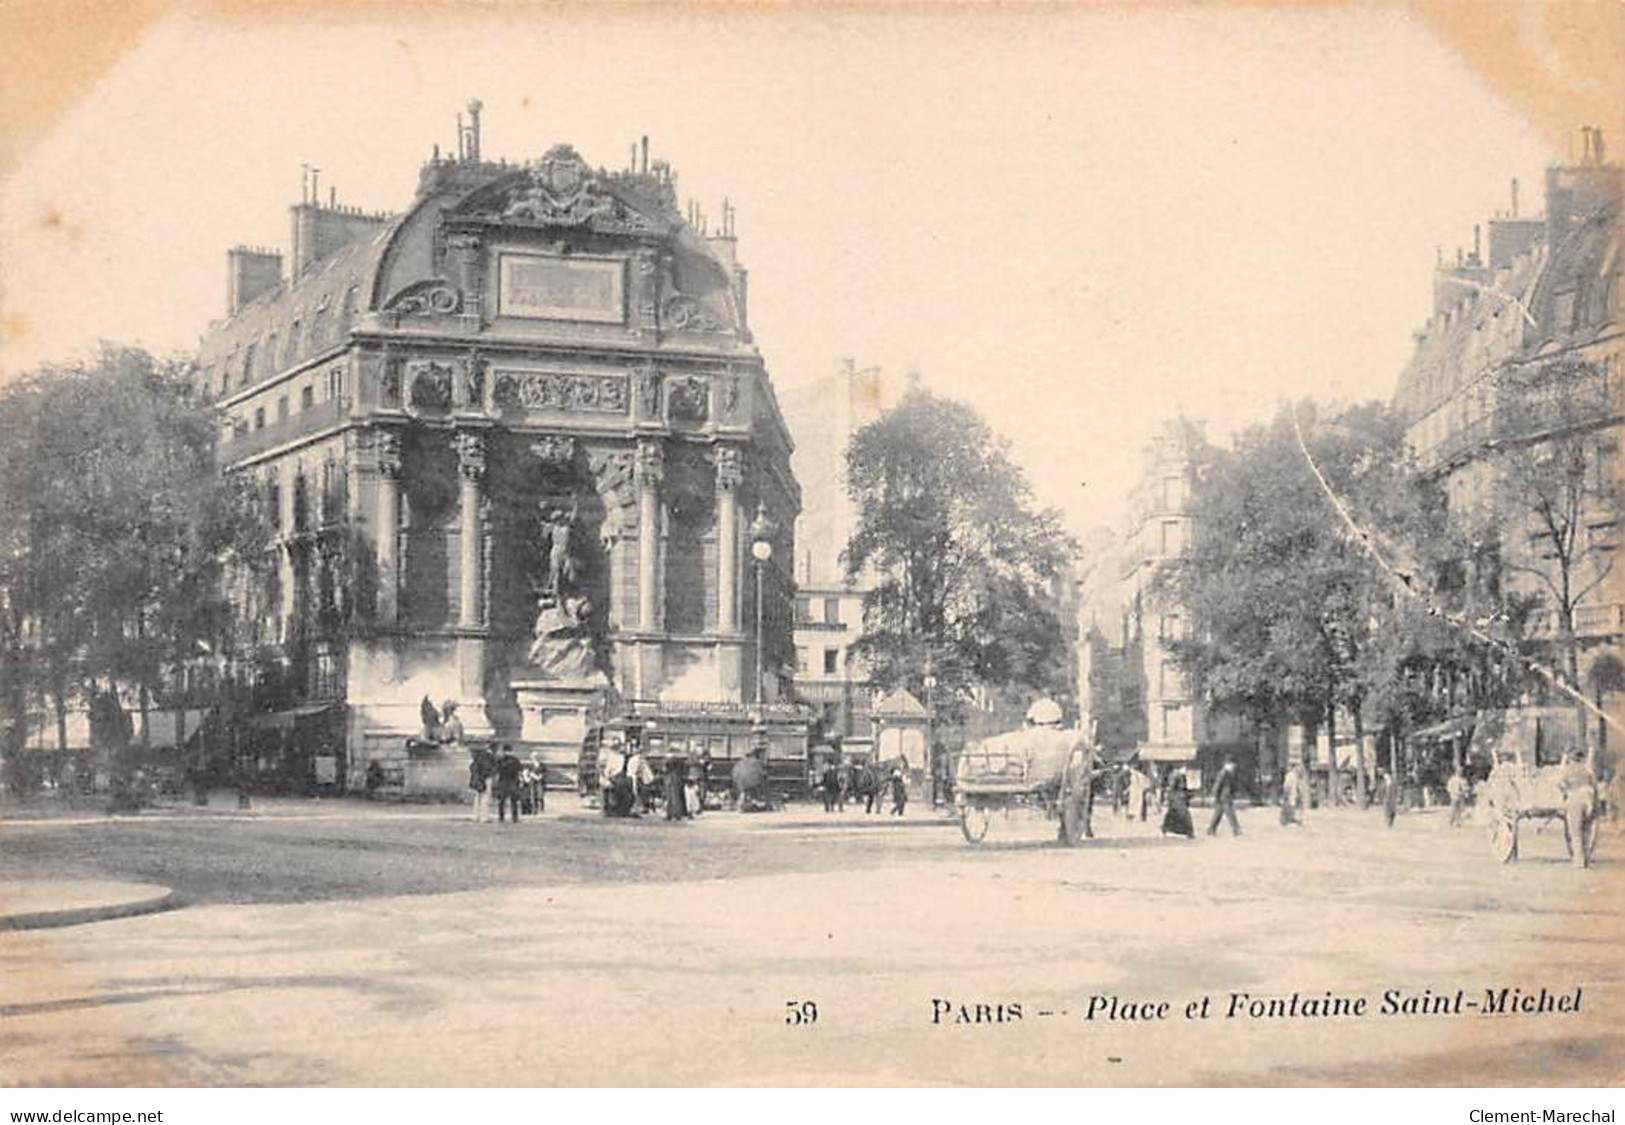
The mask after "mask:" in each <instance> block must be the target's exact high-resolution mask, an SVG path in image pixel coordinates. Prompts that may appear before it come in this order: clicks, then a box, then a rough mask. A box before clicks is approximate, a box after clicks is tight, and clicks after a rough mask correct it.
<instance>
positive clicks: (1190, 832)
mask: <svg viewBox="0 0 1625 1125" xmlns="http://www.w3.org/2000/svg"><path fill="white" fill-rule="evenodd" d="M1162 834H1163V835H1164V836H1167V835H1169V834H1172V835H1175V836H1183V837H1185V838H1186V839H1187V840H1189V839H1193V838H1195V836H1196V826H1195V825H1194V824H1192V823H1191V794H1190V790H1189V789H1188V788H1187V787H1186V785H1185V773H1184V771H1183V770H1180V771H1176V772H1175V773H1174V775H1173V776H1172V777H1171V778H1169V780H1168V799H1167V810H1166V811H1165V812H1164V813H1163V814H1162Z"/></svg>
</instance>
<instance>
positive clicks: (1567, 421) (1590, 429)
mask: <svg viewBox="0 0 1625 1125" xmlns="http://www.w3.org/2000/svg"><path fill="white" fill-rule="evenodd" d="M1495 390H1496V392H1497V396H1498V401H1497V404H1496V412H1495V415H1494V419H1493V423H1494V424H1493V427H1492V429H1493V434H1494V443H1495V456H1494V471H1495V481H1496V483H1495V488H1494V499H1495V510H1496V513H1497V515H1498V516H1499V517H1500V520H1501V521H1502V526H1503V527H1504V529H1505V531H1506V532H1507V535H1506V536H1505V537H1504V539H1503V542H1502V548H1503V549H1502V557H1503V560H1504V565H1505V566H1506V568H1507V569H1508V570H1509V571H1511V572H1512V573H1514V574H1516V575H1522V576H1523V577H1524V578H1525V579H1526V581H1527V582H1528V583H1529V584H1530V585H1531V586H1532V588H1533V589H1534V590H1535V591H1536V593H1538V594H1539V596H1540V598H1541V601H1542V603H1543V604H1544V605H1545V606H1546V607H1547V608H1548V609H1549V610H1550V612H1551V615H1552V619H1553V624H1554V626H1555V633H1556V639H1557V652H1556V657H1557V665H1558V671H1559V673H1560V674H1561V676H1562V678H1563V680H1564V681H1565V682H1566V684H1567V686H1568V687H1570V688H1572V689H1573V690H1575V691H1577V692H1580V691H1583V690H1584V685H1582V683H1581V681H1580V671H1579V663H1580V647H1581V645H1580V640H1579V637H1578V634H1577V630H1576V627H1575V617H1576V613H1577V611H1578V610H1579V608H1580V607H1581V606H1582V605H1583V604H1584V603H1585V602H1586V600H1587V598H1588V597H1590V595H1591V594H1592V593H1593V592H1595V591H1596V590H1597V589H1598V588H1599V587H1600V586H1602V584H1603V583H1604V582H1605V581H1607V580H1608V578H1609V576H1610V575H1611V574H1612V573H1613V569H1614V561H1615V557H1616V555H1617V550H1616V541H1615V537H1616V534H1617V529H1618V524H1619V519H1620V515H1621V493H1620V482H1619V479H1618V476H1617V474H1616V473H1615V471H1614V468H1613V460H1612V457H1611V456H1610V455H1609V454H1610V451H1611V449H1612V447H1613V443H1614V442H1616V441H1617V434H1616V431H1614V430H1612V429H1609V427H1611V426H1613V425H1615V424H1617V422H1618V415H1619V402H1618V395H1619V387H1618V386H1617V384H1615V383H1614V382H1612V381H1611V380H1609V379H1608V378H1606V376H1605V373H1604V372H1603V370H1602V369H1601V368H1599V367H1598V366H1597V365H1595V364H1592V363H1586V362H1580V361H1575V360H1561V361H1556V362H1551V363H1544V364H1531V365H1528V366H1517V365H1511V366H1508V367H1506V368H1504V369H1503V370H1502V371H1501V372H1499V373H1498V375H1497V378H1496V387H1495ZM1603 431H1607V432H1603ZM1575 710H1576V712H1577V719H1578V723H1577V727H1578V730H1579V734H1580V738H1581V739H1582V740H1584V739H1585V737H1586V730H1587V727H1588V726H1589V722H1588V717H1587V715H1586V712H1585V708H1584V707H1583V705H1581V704H1580V703H1578V702H1576V703H1575Z"/></svg>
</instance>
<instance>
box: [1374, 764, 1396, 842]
mask: <svg viewBox="0 0 1625 1125" xmlns="http://www.w3.org/2000/svg"><path fill="white" fill-rule="evenodd" d="M1377 776H1378V781H1377V802H1378V803H1379V804H1381V805H1382V822H1383V824H1384V825H1386V826H1387V827H1389V828H1392V827H1393V826H1394V814H1395V813H1397V812H1398V811H1399V787H1398V786H1397V785H1395V784H1394V779H1393V777H1392V775H1390V774H1389V773H1388V771H1387V770H1382V771H1380V772H1379V773H1378V775H1377Z"/></svg>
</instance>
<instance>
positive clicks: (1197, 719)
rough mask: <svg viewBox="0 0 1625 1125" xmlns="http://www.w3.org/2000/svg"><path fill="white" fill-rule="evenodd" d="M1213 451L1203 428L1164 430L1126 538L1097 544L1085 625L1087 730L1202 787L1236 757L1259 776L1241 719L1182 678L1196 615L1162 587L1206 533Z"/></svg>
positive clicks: (1081, 659) (1081, 682)
mask: <svg viewBox="0 0 1625 1125" xmlns="http://www.w3.org/2000/svg"><path fill="white" fill-rule="evenodd" d="M1210 452H1211V449H1210V446H1209V445H1208V442H1207V438H1206V436H1205V434H1204V432H1203V427H1202V425H1201V423H1199V422H1193V421H1191V420H1190V419H1187V418H1183V417H1181V418H1176V419H1173V420H1171V421H1168V422H1165V423H1163V425H1162V427H1161V429H1160V430H1159V431H1158V432H1157V433H1156V434H1155V435H1154V436H1153V438H1152V440H1151V442H1150V444H1148V445H1147V446H1146V448H1145V452H1144V460H1143V468H1142V471H1141V475H1140V478H1139V480H1138V482H1137V483H1136V484H1135V486H1134V489H1133V491H1132V492H1131V493H1130V498H1129V516H1128V520H1127V524H1126V526H1125V529H1124V532H1123V534H1122V535H1121V536H1120V537H1119V536H1113V535H1110V534H1109V533H1101V534H1099V535H1096V536H1093V537H1091V540H1090V543H1089V550H1088V555H1089V557H1088V559H1087V560H1086V563H1085V565H1086V569H1087V572H1088V573H1087V575H1086V577H1085V579H1084V581H1083V582H1082V583H1081V590H1080V595H1079V603H1080V611H1079V613H1078V619H1077V620H1078V634H1077V635H1078V643H1077V652H1078V659H1077V669H1078V672H1077V691H1078V700H1079V703H1078V710H1079V721H1080V725H1083V726H1084V727H1086V728H1087V729H1091V730H1093V731H1094V732H1095V733H1096V737H1098V738H1099V739H1100V741H1101V743H1102V744H1103V745H1104V746H1106V747H1107V748H1108V749H1110V750H1113V751H1117V752H1120V753H1127V752H1129V751H1130V750H1131V749H1132V751H1133V752H1134V753H1135V754H1137V755H1138V757H1139V758H1140V760H1141V761H1142V762H1144V763H1147V764H1150V765H1151V766H1152V767H1153V768H1154V770H1155V771H1156V772H1157V773H1158V774H1159V775H1160V774H1162V773H1164V772H1166V771H1168V770H1171V769H1184V770H1186V771H1187V772H1188V774H1189V776H1190V778H1191V780H1192V781H1193V782H1195V781H1197V780H1198V778H1199V777H1206V776H1208V775H1210V774H1211V773H1212V772H1213V771H1214V770H1215V769H1216V767H1217V765H1218V762H1219V760H1220V759H1222V758H1223V757H1224V756H1227V755H1230V756H1235V757H1236V758H1237V759H1238V761H1239V762H1240V763H1241V764H1242V766H1243V768H1244V770H1245V771H1246V772H1247V773H1248V774H1249V775H1250V774H1251V770H1252V768H1253V765H1254V755H1255V754H1256V751H1257V747H1256V745H1255V741H1256V739H1255V736H1254V734H1253V733H1252V732H1251V731H1250V730H1249V728H1248V727H1247V726H1246V724H1245V723H1244V722H1243V721H1242V719H1241V718H1240V717H1239V716H1237V715H1234V714H1232V713H1229V712H1227V711H1224V710H1221V709H1215V708H1213V707H1210V706H1209V705H1208V704H1207V702H1206V701H1205V700H1203V699H1202V698H1201V696H1200V695H1199V694H1198V692H1197V691H1196V690H1195V688H1194V687H1193V686H1192V685H1191V683H1190V682H1189V679H1188V678H1187V677H1186V676H1185V674H1184V673H1183V672H1182V671H1181V670H1180V667H1179V665H1178V662H1177V661H1176V660H1175V658H1174V654H1173V646H1174V644H1175V643H1176V642H1178V641H1180V640H1183V639H1184V638H1185V637H1186V636H1187V635H1188V632H1189V630H1190V628H1191V615H1190V613H1189V612H1188V610H1187V609H1186V608H1185V607H1184V606H1182V605H1180V604H1179V603H1178V602H1177V601H1175V600H1174V599H1173V598H1172V597H1171V596H1170V595H1169V594H1167V593H1166V592H1165V591H1163V590H1162V589H1160V588H1159V583H1158V578H1159V575H1161V574H1162V573H1163V571H1164V570H1165V569H1166V568H1167V567H1168V566H1169V565H1170V564H1171V563H1173V562H1174V561H1176V560H1177V559H1178V558H1180V556H1181V555H1183V554H1184V552H1185V551H1186V550H1187V549H1188V548H1189V546H1190V544H1191V543H1192V542H1193V541H1194V538H1195V536H1197V535H1200V534H1202V533H1203V529H1202V528H1200V527H1199V526H1198V524H1197V521H1196V519H1195V517H1194V516H1193V514H1192V506H1191V501H1192V496H1193V494H1194V490H1195V488H1196V484H1197V480H1198V478H1199V475H1200V474H1201V472H1202V467H1203V465H1204V464H1205V462H1206V461H1207V460H1208V458H1209V456H1210ZM1114 586H1115V590H1114ZM1114 607H1115V611H1116V612H1115V615H1114V614H1113V608H1114Z"/></svg>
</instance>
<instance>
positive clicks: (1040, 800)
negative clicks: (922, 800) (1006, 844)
mask: <svg viewBox="0 0 1625 1125" xmlns="http://www.w3.org/2000/svg"><path fill="white" fill-rule="evenodd" d="M1093 768H1094V751H1093V749H1092V748H1091V746H1090V745H1089V742H1088V740H1087V739H1085V738H1084V737H1083V736H1082V735H1081V734H1080V733H1079V732H1077V731H1064V730H1055V729H1052V728H1047V727H1029V728H1027V729H1025V730H1019V731H1012V732H1011V733H1009V734H1003V735H999V736H998V737H996V738H989V739H986V740H984V741H982V742H980V743H973V744H971V745H969V746H967V747H965V749H963V750H961V751H960V752H959V757H958V761H957V762H956V763H955V765H954V805H955V807H956V809H957V811H958V813H959V828H960V831H961V832H963V833H964V834H965V839H966V840H968V841H970V842H971V843H973V844H979V843H981V842H982V841H983V840H984V839H986V837H987V831H988V827H989V826H990V825H991V823H992V820H993V814H994V813H996V812H1004V813H1009V811H1010V810H1012V809H1016V808H1027V809H1032V810H1034V811H1035V812H1040V813H1042V814H1043V815H1044V817H1045V818H1046V819H1048V820H1054V819H1057V818H1058V819H1059V820H1060V822H1061V824H1060V839H1061V841H1062V842H1063V843H1065V844H1067V845H1068V846H1071V845H1074V844H1076V843H1077V842H1078V841H1079V840H1081V839H1083V837H1084V835H1085V834H1086V833H1087V831H1088V827H1089V780H1090V774H1091V771H1092V770H1093Z"/></svg>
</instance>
